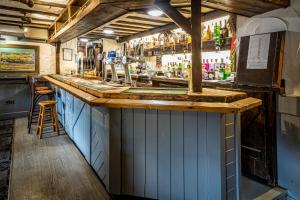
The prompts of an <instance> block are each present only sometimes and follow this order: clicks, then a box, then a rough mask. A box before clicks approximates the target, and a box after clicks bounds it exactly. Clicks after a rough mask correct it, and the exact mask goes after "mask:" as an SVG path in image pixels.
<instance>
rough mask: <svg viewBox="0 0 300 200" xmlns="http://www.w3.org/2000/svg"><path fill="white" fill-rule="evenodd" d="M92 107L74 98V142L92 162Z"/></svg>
mask: <svg viewBox="0 0 300 200" xmlns="http://www.w3.org/2000/svg"><path fill="white" fill-rule="evenodd" d="M90 123H91V107H90V106H89V105H88V104H86V103H84V102H83V101H81V100H80V99H78V98H74V124H73V127H72V128H73V133H74V143H75V144H76V146H77V147H78V149H79V150H80V151H81V153H82V154H83V156H84V157H85V159H86V160H87V161H88V163H90V145H91V144H90V140H91V139H90V137H91V130H90Z"/></svg>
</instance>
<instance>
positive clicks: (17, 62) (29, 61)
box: [0, 44, 39, 75]
mask: <svg viewBox="0 0 300 200" xmlns="http://www.w3.org/2000/svg"><path fill="white" fill-rule="evenodd" d="M38 73H39V47H38V46H29V45H13V44H1V45H0V74H1V75H34V74H38Z"/></svg>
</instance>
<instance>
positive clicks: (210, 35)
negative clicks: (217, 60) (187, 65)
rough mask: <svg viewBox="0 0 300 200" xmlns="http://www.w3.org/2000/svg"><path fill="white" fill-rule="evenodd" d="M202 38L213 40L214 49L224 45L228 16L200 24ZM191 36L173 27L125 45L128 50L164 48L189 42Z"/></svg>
mask: <svg viewBox="0 0 300 200" xmlns="http://www.w3.org/2000/svg"><path fill="white" fill-rule="evenodd" d="M201 29H202V36H201V37H202V40H203V41H214V44H215V46H216V49H219V47H222V46H224V45H225V42H226V38H229V37H231V35H232V34H231V32H230V28H229V24H228V17H223V18H220V19H217V20H212V21H210V22H205V23H204V24H202V25H201ZM191 41H192V39H191V36H190V35H189V34H187V33H186V32H185V31H184V30H182V29H175V30H171V31H167V32H164V33H160V34H155V35H151V36H147V37H143V38H139V39H134V40H131V41H129V43H128V45H127V48H128V49H127V50H128V51H135V50H136V49H138V48H140V47H141V46H143V49H153V48H166V47H174V46H176V45H187V46H188V45H189V44H191Z"/></svg>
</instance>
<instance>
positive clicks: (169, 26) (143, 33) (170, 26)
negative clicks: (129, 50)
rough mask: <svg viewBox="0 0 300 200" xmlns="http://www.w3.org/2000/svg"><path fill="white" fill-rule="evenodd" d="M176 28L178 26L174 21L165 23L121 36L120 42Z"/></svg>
mask: <svg viewBox="0 0 300 200" xmlns="http://www.w3.org/2000/svg"><path fill="white" fill-rule="evenodd" d="M176 28H178V26H177V25H176V24H174V23H171V24H167V25H165V26H161V27H158V28H154V29H150V30H147V31H143V32H140V33H137V34H135V35H131V36H128V37H123V38H121V39H120V42H126V41H129V40H132V39H136V38H141V37H145V36H148V35H152V34H156V33H161V32H165V31H169V30H172V29H176Z"/></svg>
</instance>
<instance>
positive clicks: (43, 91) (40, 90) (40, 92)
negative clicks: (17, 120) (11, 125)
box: [28, 87, 54, 133]
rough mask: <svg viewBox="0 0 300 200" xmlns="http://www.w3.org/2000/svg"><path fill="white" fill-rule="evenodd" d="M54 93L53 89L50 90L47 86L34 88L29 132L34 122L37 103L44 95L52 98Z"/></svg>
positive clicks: (49, 98) (48, 98)
mask: <svg viewBox="0 0 300 200" xmlns="http://www.w3.org/2000/svg"><path fill="white" fill-rule="evenodd" d="M53 94H54V93H53V90H50V89H49V88H47V87H37V88H36V89H35V90H34V95H33V97H32V100H31V107H30V113H29V119H28V133H30V132H31V124H32V120H33V116H34V112H35V108H36V105H37V103H38V102H39V100H40V99H41V98H42V97H43V96H47V100H51V99H52V98H53Z"/></svg>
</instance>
